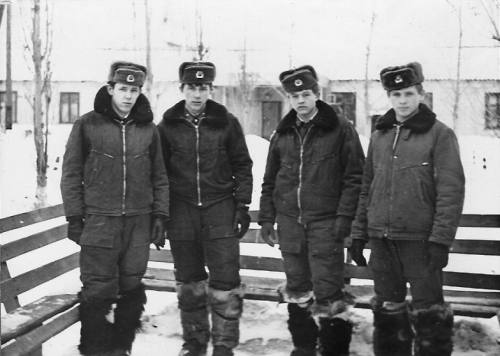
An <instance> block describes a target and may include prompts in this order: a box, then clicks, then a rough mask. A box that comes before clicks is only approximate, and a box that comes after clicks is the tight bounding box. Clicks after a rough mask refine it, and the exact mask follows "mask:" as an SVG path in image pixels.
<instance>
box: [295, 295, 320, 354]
mask: <svg viewBox="0 0 500 356" xmlns="http://www.w3.org/2000/svg"><path fill="white" fill-rule="evenodd" d="M309 304H310V303H309ZM288 330H290V334H291V335H292V341H293V346H294V347H295V348H294V350H293V351H292V354H291V355H290V356H315V355H316V345H317V340H318V326H317V325H316V322H315V321H314V319H313V318H312V315H311V312H310V311H309V308H308V307H307V304H306V305H304V307H302V306H300V305H298V304H296V303H289V304H288Z"/></svg>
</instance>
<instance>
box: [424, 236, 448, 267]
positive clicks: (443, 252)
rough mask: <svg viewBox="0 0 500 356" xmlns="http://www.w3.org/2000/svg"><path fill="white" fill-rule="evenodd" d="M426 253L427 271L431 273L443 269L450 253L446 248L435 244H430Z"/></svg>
mask: <svg viewBox="0 0 500 356" xmlns="http://www.w3.org/2000/svg"><path fill="white" fill-rule="evenodd" d="M428 253H429V254H428V258H429V269H430V270H431V271H434V270H438V269H443V268H445V267H446V266H447V265H448V255H449V253H450V249H449V248H448V246H445V245H443V244H440V243H437V242H430V243H429V251H428Z"/></svg>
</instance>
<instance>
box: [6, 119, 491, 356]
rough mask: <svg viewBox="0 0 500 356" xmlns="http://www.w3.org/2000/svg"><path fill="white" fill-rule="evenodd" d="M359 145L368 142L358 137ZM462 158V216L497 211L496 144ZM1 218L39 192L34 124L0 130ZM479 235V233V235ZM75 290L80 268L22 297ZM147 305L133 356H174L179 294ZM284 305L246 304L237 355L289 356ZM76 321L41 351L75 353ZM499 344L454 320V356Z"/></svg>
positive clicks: (364, 340)
mask: <svg viewBox="0 0 500 356" xmlns="http://www.w3.org/2000/svg"><path fill="white" fill-rule="evenodd" d="M70 130H71V125H57V126H54V127H53V128H52V129H51V133H50V135H49V139H50V140H49V170H48V187H47V195H48V203H49V205H54V204H59V203H60V202H61V196H60V191H59V180H60V173H61V163H62V156H63V154H64V146H65V142H66V140H67V137H68V135H69V131H70ZM361 141H362V144H363V146H364V147H365V149H366V147H367V143H368V140H367V139H366V138H364V137H361ZM459 141H460V145H461V152H462V161H463V164H464V168H465V171H466V177H467V187H466V189H467V196H466V205H465V209H464V213H468V214H473V213H475V214H481V213H484V214H500V185H499V184H498V177H499V176H500V154H499V153H500V139H493V138H486V137H469V136H464V137H460V138H459ZM247 143H248V146H249V149H250V153H251V156H252V159H253V161H254V169H253V173H254V182H255V184H254V191H253V202H252V205H251V208H252V209H258V201H259V196H260V185H261V183H262V176H263V174H264V169H265V161H266V156H267V150H268V145H269V142H268V141H266V140H264V139H262V138H260V137H258V136H255V135H248V136H247ZM0 153H1V154H0V167H1V170H0V217H6V216H11V215H15V214H19V213H22V212H25V211H29V210H32V209H33V206H34V201H35V191H36V176H35V160H36V158H35V151H34V142H33V134H32V133H31V127H29V126H26V127H22V126H21V125H16V126H15V130H13V131H8V132H7V133H0ZM63 221H64V218H58V219H53V220H51V221H47V222H44V223H41V224H35V225H33V226H29V227H25V228H22V229H18V230H15V231H11V232H7V233H4V234H2V243H6V242H8V241H12V240H14V239H16V238H19V237H20V236H27V235H28V234H32V233H35V232H36V231H40V230H43V229H46V228H49V227H51V226H57V225H59V224H61V223H62V222H63ZM478 230H481V233H478ZM498 230H499V229H468V228H460V229H459V231H458V235H457V238H467V239H474V238H481V239H485V238H486V239H491V240H500V232H499V231H498ZM77 250H78V246H76V245H75V244H74V243H72V242H71V241H69V240H65V241H60V242H58V243H56V244H55V246H54V248H51V249H40V251H37V252H36V253H34V254H32V255H29V256H20V257H18V258H17V259H15V260H13V261H12V263H11V264H10V265H9V268H10V271H11V273H12V275H18V274H20V273H22V272H24V271H26V270H30V269H33V268H35V267H37V266H40V265H43V264H44V263H47V262H49V261H50V260H53V259H58V258H61V257H62V256H64V255H68V254H71V253H73V252H75V251H77ZM242 252H244V253H248V254H257V255H269V256H279V251H278V250H277V249H276V248H274V249H272V248H270V247H268V246H266V245H258V246H256V245H254V244H252V246H242ZM446 270H449V271H468V272H477V273H489V274H499V273H500V258H498V257H495V256H460V257H459V256H451V259H450V264H449V266H448V267H447V268H446ZM79 288H80V282H79V278H78V270H76V271H72V272H70V273H68V274H65V275H64V276H61V277H59V278H57V279H56V280H54V281H51V282H49V283H46V284H44V285H42V286H40V287H38V288H37V289H35V290H33V291H30V292H29V293H25V294H23V295H22V296H21V298H20V302H21V304H25V303H29V302H31V301H33V300H35V299H37V298H39V297H40V296H42V295H46V294H60V293H75V292H77V291H78V290H79ZM148 300H149V301H148V304H147V306H146V312H145V315H144V330H143V332H141V333H139V334H138V336H137V340H136V343H135V344H134V350H133V354H134V355H135V356H140V355H160V354H163V355H165V354H166V355H176V354H177V352H178V350H179V349H180V347H181V344H182V340H181V337H180V335H181V330H180V321H179V313H178V310H177V306H176V297H175V294H173V293H167V292H153V291H148ZM286 319H287V315H286V306H285V305H284V304H281V305H277V304H276V303H271V302H257V301H245V311H244V314H243V318H242V323H241V329H242V330H241V345H240V346H239V347H238V349H237V350H236V355H237V356H246V355H276V356H282V355H289V353H290V351H291V340H290V336H289V334H288V330H287V324H286ZM352 319H353V320H354V321H355V324H356V326H355V335H354V339H353V342H352V347H351V351H352V352H351V354H352V355H372V354H373V353H372V351H371V348H372V345H371V332H372V326H371V323H372V315H371V312H370V311H368V310H360V309H355V310H354V311H353V314H352ZM78 339H79V324H76V325H74V326H72V327H71V328H69V329H67V330H66V331H64V332H63V333H61V334H60V335H58V336H56V337H54V338H52V339H51V340H49V341H48V342H47V343H45V344H44V353H45V354H46V355H50V356H59V355H61V356H62V355H64V356H76V355H78V351H77V349H76V345H77V344H78ZM499 339H500V328H499V323H498V320H497V318H491V319H489V320H484V319H472V318H462V317H457V318H456V322H455V351H454V353H453V355H454V356H458V355H460V356H462V355H464V356H465V355H468V356H469V355H471V356H480V355H481V356H485V355H500V347H499V346H498V344H497V342H496V340H499Z"/></svg>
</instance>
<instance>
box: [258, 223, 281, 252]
mask: <svg viewBox="0 0 500 356" xmlns="http://www.w3.org/2000/svg"><path fill="white" fill-rule="evenodd" d="M260 236H261V237H262V240H264V241H265V242H266V244H268V245H269V246H271V247H274V244H277V243H278V239H277V237H276V231H274V224H273V223H271V222H263V223H262V224H261V227H260Z"/></svg>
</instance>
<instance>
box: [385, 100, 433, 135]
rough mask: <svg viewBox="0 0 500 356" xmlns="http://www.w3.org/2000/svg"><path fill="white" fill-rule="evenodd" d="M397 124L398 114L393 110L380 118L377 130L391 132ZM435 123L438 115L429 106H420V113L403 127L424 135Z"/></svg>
mask: <svg viewBox="0 0 500 356" xmlns="http://www.w3.org/2000/svg"><path fill="white" fill-rule="evenodd" d="M396 122H397V120H396V112H395V111H394V109H391V110H389V111H388V112H387V113H386V114H385V115H383V116H381V117H379V118H378V120H377V122H376V123H375V128H376V129H377V130H390V129H392V128H393V127H394V125H395V124H396ZM435 122H436V114H434V113H433V112H432V110H431V109H429V108H428V107H427V105H425V104H420V105H419V111H418V113H416V114H415V115H414V116H412V117H411V118H409V119H408V120H406V121H405V122H404V123H403V125H402V126H403V127H406V128H408V129H410V130H411V131H413V132H416V133H424V132H427V131H429V130H430V128H431V127H432V125H434V123H435Z"/></svg>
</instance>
